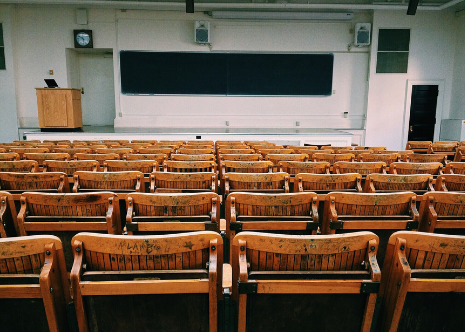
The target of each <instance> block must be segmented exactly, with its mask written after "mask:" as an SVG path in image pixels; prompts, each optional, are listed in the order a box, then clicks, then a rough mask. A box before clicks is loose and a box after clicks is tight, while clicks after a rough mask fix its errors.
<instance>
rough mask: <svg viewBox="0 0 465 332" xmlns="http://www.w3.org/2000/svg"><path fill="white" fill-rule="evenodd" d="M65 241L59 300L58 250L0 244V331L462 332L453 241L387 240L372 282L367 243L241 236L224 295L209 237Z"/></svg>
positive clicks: (369, 239)
mask: <svg viewBox="0 0 465 332" xmlns="http://www.w3.org/2000/svg"><path fill="white" fill-rule="evenodd" d="M71 241H72V248H73V253H74V259H73V267H72V270H71V274H70V280H71V289H72V291H71V292H70V287H69V286H68V285H69V284H68V278H67V272H66V268H65V264H64V254H63V244H62V242H61V241H60V239H58V238H57V237H54V236H28V237H20V238H15V239H0V301H2V303H4V304H5V305H4V306H2V310H1V314H0V316H2V317H8V316H7V315H10V316H11V317H18V318H19V319H7V320H2V322H3V323H2V330H5V331H31V330H33V331H39V332H40V331H69V330H70V328H69V324H70V323H71V326H73V323H75V322H76V323H77V327H78V329H79V331H81V332H84V331H101V330H103V331H107V330H110V331H123V330H124V331H146V330H159V331H193V330H194V331H210V332H215V331H233V330H234V329H233V328H232V326H233V325H236V326H237V331H239V332H246V331H249V332H256V331H258V332H261V331H267V332H273V331H276V332H277V331H290V330H292V331H304V330H307V329H309V326H310V327H311V330H312V331H347V332H351V331H414V330H416V331H425V332H429V331H439V330H444V331H460V330H461V329H462V328H463V324H464V317H463V315H462V314H461V313H462V310H463V307H462V303H463V297H464V292H465V287H464V286H465V283H464V279H463V276H464V268H465V260H464V257H465V256H464V255H465V250H464V248H465V237H460V236H447V235H437V234H427V233H421V232H405V231H403V232H397V233H394V234H393V235H392V236H391V237H390V239H389V241H388V249H387V253H386V259H385V261H384V265H383V268H382V272H381V269H380V265H379V264H378V261H377V253H378V237H377V236H376V235H375V234H373V233H371V232H357V233H352V234H345V235H329V236H312V235H309V236H299V237H296V236H292V235H278V234H268V233H254V232H243V233H242V234H239V235H238V236H236V237H235V239H234V241H233V243H232V247H233V254H232V256H233V259H232V280H233V282H232V292H231V293H230V291H229V289H225V293H224V294H223V278H222V274H223V264H222V250H223V241H222V238H221V237H220V236H219V235H218V234H216V233H214V232H198V233H184V234H177V235H160V236H140V237H129V236H118V235H103V234H93V233H79V234H77V235H75V236H74V237H73V238H72V240H71ZM230 294H231V295H232V299H233V303H235V304H232V303H231V301H230ZM19 299H21V300H22V302H18V300H19ZM420 301H421V302H420ZM438 301H439V302H438ZM67 304H68V308H69V309H68V310H67V307H66V305H67ZM228 304H229V305H231V304H232V307H233V308H235V309H236V313H237V316H235V315H231V314H229V313H230V310H229V309H231V308H229V305H228ZM31 307H32V308H31ZM438 307H441V308H440V309H439V308H438ZM31 309H32V310H31ZM73 309H74V310H73ZM225 309H226V310H225ZM29 310H31V311H29ZM37 312H42V313H43V314H40V313H39V314H37ZM19 313H20V314H19ZM228 314H229V315H228ZM236 317H237V318H236ZM231 320H233V322H231ZM76 323H75V324H76ZM71 330H74V329H71ZM76 330H77V329H76Z"/></svg>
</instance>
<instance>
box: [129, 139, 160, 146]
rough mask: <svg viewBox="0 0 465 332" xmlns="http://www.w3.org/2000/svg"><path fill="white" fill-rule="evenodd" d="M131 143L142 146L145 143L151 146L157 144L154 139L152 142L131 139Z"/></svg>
mask: <svg viewBox="0 0 465 332" xmlns="http://www.w3.org/2000/svg"><path fill="white" fill-rule="evenodd" d="M131 143H142V144H145V143H147V144H149V145H153V144H157V143H158V141H157V140H156V139H154V140H145V139H144V140H140V139H133V140H131Z"/></svg>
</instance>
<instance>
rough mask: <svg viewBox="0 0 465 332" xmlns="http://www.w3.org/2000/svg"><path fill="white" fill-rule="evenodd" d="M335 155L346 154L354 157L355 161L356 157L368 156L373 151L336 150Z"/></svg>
mask: <svg viewBox="0 0 465 332" xmlns="http://www.w3.org/2000/svg"><path fill="white" fill-rule="evenodd" d="M336 153H337V154H346V153H351V154H353V155H354V156H355V159H356V160H357V158H358V156H359V155H361V154H370V153H375V151H373V150H337V151H336Z"/></svg>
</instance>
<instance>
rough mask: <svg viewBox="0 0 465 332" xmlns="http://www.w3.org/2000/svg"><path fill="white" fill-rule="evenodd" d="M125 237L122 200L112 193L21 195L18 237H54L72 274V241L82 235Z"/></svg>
mask: <svg viewBox="0 0 465 332" xmlns="http://www.w3.org/2000/svg"><path fill="white" fill-rule="evenodd" d="M84 231H89V232H97V233H102V232H103V233H108V234H121V233H122V230H121V217H120V209H119V201H118V199H117V196H116V194H114V193H111V192H92V193H85V194H82V193H79V194H44V193H32V192H27V193H23V194H22V195H21V209H20V211H19V213H18V232H19V233H18V234H19V235H21V236H25V235H37V234H52V235H56V236H58V237H59V238H60V239H61V241H62V242H63V247H64V252H65V258H66V266H67V268H68V271H69V270H71V266H72V264H73V254H72V252H71V246H70V245H71V238H72V237H73V236H74V235H76V233H78V232H84Z"/></svg>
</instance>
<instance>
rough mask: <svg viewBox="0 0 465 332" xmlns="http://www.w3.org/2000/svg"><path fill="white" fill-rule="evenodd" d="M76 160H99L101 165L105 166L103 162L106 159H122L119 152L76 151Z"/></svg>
mask: <svg viewBox="0 0 465 332" xmlns="http://www.w3.org/2000/svg"><path fill="white" fill-rule="evenodd" d="M74 159H75V160H97V161H98V162H99V164H100V167H103V163H104V162H105V161H106V160H120V157H119V154H117V153H76V154H75V155H74Z"/></svg>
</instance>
